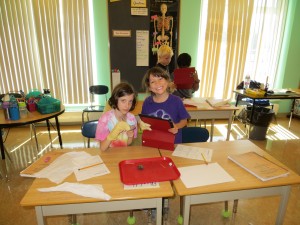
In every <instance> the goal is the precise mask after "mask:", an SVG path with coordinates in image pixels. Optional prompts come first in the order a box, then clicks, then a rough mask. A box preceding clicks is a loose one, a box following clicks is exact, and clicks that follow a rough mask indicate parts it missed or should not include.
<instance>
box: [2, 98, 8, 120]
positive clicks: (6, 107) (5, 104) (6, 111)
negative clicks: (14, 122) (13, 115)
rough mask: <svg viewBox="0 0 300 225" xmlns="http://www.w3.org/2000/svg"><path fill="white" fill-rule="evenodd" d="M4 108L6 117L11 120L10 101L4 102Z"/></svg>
mask: <svg viewBox="0 0 300 225" xmlns="http://www.w3.org/2000/svg"><path fill="white" fill-rule="evenodd" d="M2 109H3V113H4V118H5V119H6V120H10V116H9V102H3V103H2Z"/></svg>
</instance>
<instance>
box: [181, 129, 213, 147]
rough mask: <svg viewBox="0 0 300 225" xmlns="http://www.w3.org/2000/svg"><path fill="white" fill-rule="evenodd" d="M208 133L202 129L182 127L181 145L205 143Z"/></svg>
mask: <svg viewBox="0 0 300 225" xmlns="http://www.w3.org/2000/svg"><path fill="white" fill-rule="evenodd" d="M208 138H209V132H208V130H207V129H206V128H203V127H184V128H182V143H193V142H206V141H207V140H208Z"/></svg>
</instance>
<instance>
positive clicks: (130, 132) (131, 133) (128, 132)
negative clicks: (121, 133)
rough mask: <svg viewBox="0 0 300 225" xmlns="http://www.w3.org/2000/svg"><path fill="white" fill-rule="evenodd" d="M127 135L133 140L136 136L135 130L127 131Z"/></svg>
mask: <svg viewBox="0 0 300 225" xmlns="http://www.w3.org/2000/svg"><path fill="white" fill-rule="evenodd" d="M126 133H127V136H128V137H129V138H132V137H133V135H134V130H129V131H127V132H126Z"/></svg>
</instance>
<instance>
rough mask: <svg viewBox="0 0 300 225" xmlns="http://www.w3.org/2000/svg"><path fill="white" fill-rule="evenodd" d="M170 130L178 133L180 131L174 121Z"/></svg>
mask: <svg viewBox="0 0 300 225" xmlns="http://www.w3.org/2000/svg"><path fill="white" fill-rule="evenodd" d="M168 131H169V132H170V133H172V134H177V133H178V128H177V126H176V125H175V124H174V123H173V128H170V129H169V130H168Z"/></svg>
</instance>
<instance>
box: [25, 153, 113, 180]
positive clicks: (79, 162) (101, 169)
mask: <svg viewBox="0 0 300 225" xmlns="http://www.w3.org/2000/svg"><path fill="white" fill-rule="evenodd" d="M52 157H53V159H52ZM45 159H48V160H50V161H48V160H45ZM45 159H40V160H39V161H37V162H35V163H34V164H32V165H31V166H29V167H28V168H27V169H25V170H24V171H22V172H21V173H20V175H21V176H23V177H36V178H47V179H49V180H50V181H52V182H54V183H57V184H58V183H61V182H62V181H63V180H64V179H65V178H67V177H68V176H69V175H71V174H72V173H73V172H74V174H75V176H76V178H77V181H82V180H86V179H89V178H92V177H96V176H101V175H105V174H108V173H110V171H109V170H108V168H107V167H106V166H105V164H104V163H103V161H102V159H101V157H100V156H99V155H96V156H92V155H90V154H88V153H86V152H68V153H64V154H62V153H59V154H55V152H54V153H53V154H50V156H48V157H47V158H45Z"/></svg>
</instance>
